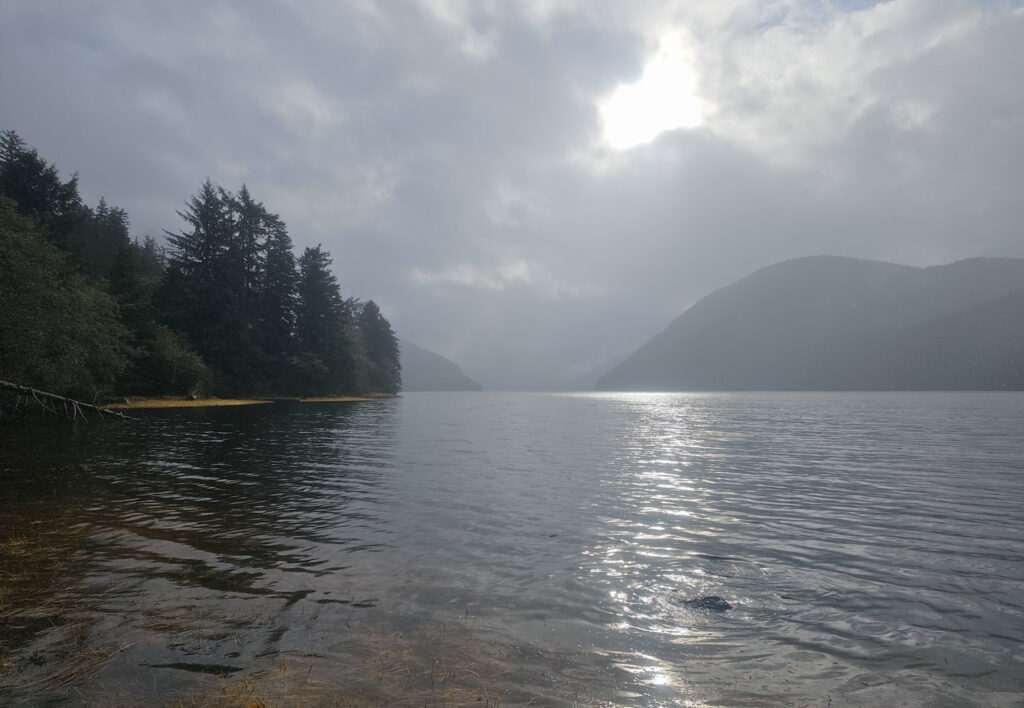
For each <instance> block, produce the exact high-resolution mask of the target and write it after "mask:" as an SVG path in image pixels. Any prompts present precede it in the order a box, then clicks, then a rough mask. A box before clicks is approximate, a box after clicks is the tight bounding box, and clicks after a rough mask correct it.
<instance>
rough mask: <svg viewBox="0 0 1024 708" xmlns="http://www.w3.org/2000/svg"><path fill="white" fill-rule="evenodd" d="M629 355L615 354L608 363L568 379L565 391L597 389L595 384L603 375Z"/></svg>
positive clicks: (625, 353)
mask: <svg viewBox="0 0 1024 708" xmlns="http://www.w3.org/2000/svg"><path fill="white" fill-rule="evenodd" d="M630 354H631V352H622V353H620V354H617V355H615V356H614V357H612V358H611V359H609V360H608V361H606V362H604V363H603V364H601V365H600V366H596V367H594V368H593V369H591V370H590V371H588V372H586V373H584V374H581V375H579V376H576V377H574V378H572V379H570V380H569V381H568V382H567V383H566V384H565V390H566V391H593V390H594V389H595V388H597V382H598V381H600V380H601V378H602V377H603V376H604V375H605V374H607V373H608V372H609V371H611V370H612V369H613V368H615V367H616V366H618V365H619V363H621V362H623V361H625V360H626V358H627V357H629V355H630Z"/></svg>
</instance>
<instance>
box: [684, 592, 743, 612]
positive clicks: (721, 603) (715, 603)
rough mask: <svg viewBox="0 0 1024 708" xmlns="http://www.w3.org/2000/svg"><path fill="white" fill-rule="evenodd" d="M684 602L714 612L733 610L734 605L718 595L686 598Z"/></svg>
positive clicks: (688, 605) (689, 605)
mask: <svg viewBox="0 0 1024 708" xmlns="http://www.w3.org/2000/svg"><path fill="white" fill-rule="evenodd" d="M683 604H684V605H686V606H687V607H693V608H696V609H698V610H711V611H712V612H725V611H726V610H731V609H732V605H730V604H729V603H728V602H726V601H725V600H724V599H723V598H720V597H719V596H718V595H706V596H704V597H698V598H695V599H693V600H684V601H683Z"/></svg>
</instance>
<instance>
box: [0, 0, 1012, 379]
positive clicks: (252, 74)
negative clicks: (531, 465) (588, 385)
mask: <svg viewBox="0 0 1024 708" xmlns="http://www.w3.org/2000/svg"><path fill="white" fill-rule="evenodd" d="M1022 48H1024V8H1022V4H1021V2H1019V0H1007V1H1005V2H1003V1H999V2H995V1H993V2H988V1H982V0H977V1H974V0H941V1H935V0H891V1H890V2H881V3H875V2H870V1H862V0H858V1H857V2H845V1H844V2H819V1H818V0H720V1H719V0H716V2H699V3H684V4H681V5H680V4H678V3H667V2H655V1H640V2H630V3H621V2H618V1H616V0H607V1H598V2H586V3H579V2H574V1H572V0H555V1H548V0H545V1H543V2H541V1H535V0H531V1H529V2H516V3H498V2H495V3H470V2H457V1H449V0H416V1H413V2H407V3H383V4H382V3H362V2H327V1H318V2H305V1H303V2H297V1H296V2H280V3H273V4H264V3H260V4H253V3H250V2H241V1H238V2H226V3H215V4H210V3H205V2H198V1H187V2H176V3H174V4H172V5H157V4H152V3H138V4H135V3H133V4H127V5H126V4H125V3H122V2H109V1H108V2H96V3H88V4H82V3H78V2H72V1H70V0H54V1H52V2H43V3H40V2H34V1H32V0H8V1H7V2H4V3H3V4H2V6H0V65H2V66H3V67H4V71H3V72H0V96H2V97H3V98H2V100H0V128H2V129H13V130H16V131H18V133H19V135H21V136H22V137H23V138H24V140H25V141H26V143H27V144H29V145H32V146H34V147H36V148H38V149H39V151H40V154H41V155H42V156H43V157H45V158H46V159H47V160H49V161H51V162H53V163H55V164H57V165H58V167H59V168H60V169H61V170H62V175H63V176H65V177H66V176H69V175H70V174H71V173H72V172H74V171H77V172H78V173H79V174H80V177H81V180H80V187H81V191H82V194H83V197H84V198H85V199H86V201H87V202H88V203H90V204H95V203H96V202H97V201H98V200H99V198H100V196H105V197H106V198H107V200H108V202H110V203H112V204H116V205H118V206H120V207H122V208H124V209H125V210H126V211H127V213H128V214H129V216H130V217H131V219H132V230H133V233H134V234H136V235H139V236H142V235H145V234H150V235H153V236H160V235H161V234H162V233H163V229H171V230H175V229H177V228H179V227H180V226H181V223H180V220H179V218H178V217H177V215H176V214H175V210H177V209H180V208H181V207H182V205H183V203H184V202H185V200H186V199H187V198H188V197H189V196H190V195H191V194H193V193H194V192H195V191H196V189H197V188H198V187H199V185H200V184H201V182H202V181H203V180H204V179H206V178H207V177H209V178H210V179H212V180H213V181H214V182H216V183H218V184H222V185H224V186H225V187H227V188H230V189H237V188H238V187H240V186H241V184H242V183H245V184H247V185H248V187H249V189H250V190H251V191H252V193H253V195H254V196H255V197H256V198H257V199H259V200H262V201H263V202H265V203H266V205H267V206H268V208H270V209H271V210H273V211H276V212H278V213H280V215H281V217H282V218H283V219H284V220H285V221H286V222H287V223H288V225H289V227H290V230H291V233H292V236H293V238H294V240H295V243H296V246H297V247H298V248H299V249H300V250H301V249H302V248H303V247H305V246H312V245H316V244H317V243H323V244H324V247H325V248H326V249H328V250H329V251H330V252H331V253H332V254H334V256H335V264H336V267H337V270H338V274H339V278H340V281H341V284H342V289H343V291H344V292H346V293H351V294H353V295H356V296H359V297H362V298H373V299H374V300H376V301H377V302H379V303H380V304H381V306H382V308H383V310H384V313H385V315H386V316H387V317H388V319H389V320H390V321H391V322H392V324H393V325H394V327H395V329H396V331H397V332H398V333H399V335H400V336H402V337H403V338H404V339H407V340H410V341H414V342H416V343H418V344H420V345H422V346H424V347H427V348H428V349H431V350H434V351H437V352H439V353H441V354H443V355H445V356H447V357H449V358H451V359H453V360H455V361H457V362H458V363H459V364H461V365H462V366H463V368H464V369H465V372H466V374H467V375H468V376H470V377H471V378H473V379H475V380H478V381H480V382H481V383H482V384H483V385H484V387H485V388H506V387H511V388H545V387H561V386H563V385H564V384H565V382H567V381H569V380H570V379H572V378H573V377H575V376H578V375H581V374H584V373H585V372H587V371H588V370H590V369H591V368H593V367H596V366H599V365H600V364H602V363H603V362H605V361H607V360H610V359H611V358H612V357H614V356H616V355H619V354H621V353H623V352H625V351H631V350H633V349H635V348H637V347H638V346H640V345H641V344H642V343H643V342H644V341H645V340H647V339H648V338H649V337H650V336H652V335H654V334H655V333H657V332H659V331H661V330H662V329H663V328H664V327H666V326H667V325H668V323H669V322H671V321H672V319H673V318H675V317H676V316H677V315H679V314H680V313H681V312H682V311H683V310H685V309H686V308H687V307H688V306H690V305H691V304H693V303H694V302H696V301H697V300H698V299H699V298H701V297H703V296H704V295H706V294H707V293H709V292H711V291H713V290H714V289H716V288H719V287H722V286H724V285H727V284H729V283H731V282H733V281H736V280H738V279H739V278H741V277H743V276H745V275H747V274H749V273H751V272H753V271H754V270H756V269H757V268H759V267H761V266H765V265H768V264H771V263H775V262H778V261H782V260H785V259H789V258H794V257H801V256H810V255H819V254H834V255H842V256H852V257H858V258H869V259H879V260H886V261H892V262H897V263H903V264H909V265H916V266H923V265H934V264H939V263H949V262H953V261H955V260H958V259H961V258H966V257H970V256H1016V257H1021V256H1024V239H1022V238H1021V235H1020V226H1019V225H1020V224H1021V223H1024V202H1022V200H1021V199H1020V194H1021V193H1022V189H1024V161H1021V160H1020V159H1019V156H1020V155H1021V154H1022V153H1024V144H1022V141H1024V126H1022V124H1021V116H1024V91H1021V89H1020V76H1021V75H1022V74H1024V49H1022Z"/></svg>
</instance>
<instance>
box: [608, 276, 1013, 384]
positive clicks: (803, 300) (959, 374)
mask: <svg viewBox="0 0 1024 708" xmlns="http://www.w3.org/2000/svg"><path fill="white" fill-rule="evenodd" d="M598 388H600V389H603V390H816V389H821V390H836V389H839V390H842V389H866V390H872V389H972V388H977V389H998V388H1011V389H1022V388H1024V260H1020V259H1011V258H975V259H970V260H965V261H959V262H957V263H953V264H951V265H945V266H936V267H932V268H912V267H909V266H901V265H894V264H891V263H881V262H877V261H862V260H856V259H851V258H838V257H831V256H821V257H813V258H800V259H797V260H791V261H785V262H783V263H778V264H776V265H773V266H769V267H767V268H762V269H761V270H759V271H757V272H755V273H754V274H753V275H750V276H749V277H747V278H744V279H743V280H740V281H739V282H737V283H734V284H733V285H730V286H727V287H724V288H722V289H720V290H717V291H715V292H713V293H711V294H710V295H708V296H707V297H706V298H704V299H703V300H701V301H700V302H698V303H697V304H696V305H694V306H693V307H691V308H690V309H689V310H687V311H686V312H684V313H683V314H682V315H680V316H679V317H678V318H677V319H676V320H675V321H674V322H673V323H672V324H671V325H669V327H668V328H667V329H666V330H665V331H664V332H662V333H661V334H659V335H657V336H655V337H654V338H652V339H651V340H650V341H648V342H647V343H646V344H644V345H643V346H642V347H640V349H638V350H637V351H636V352H634V353H633V354H632V355H631V356H630V357H628V358H627V359H626V360H625V361H623V362H622V363H620V364H619V365H618V366H616V367H614V368H613V369H612V370H611V371H609V372H608V373H607V374H606V375H605V376H604V377H602V378H601V380H600V381H599V382H598Z"/></svg>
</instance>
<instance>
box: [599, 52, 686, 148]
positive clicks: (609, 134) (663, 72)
mask: <svg viewBox="0 0 1024 708" xmlns="http://www.w3.org/2000/svg"><path fill="white" fill-rule="evenodd" d="M696 89H697V77H696V75H695V74H694V71H693V67H692V66H691V64H690V61H689V59H688V57H687V55H686V52H685V51H684V50H683V44H682V41H681V40H680V38H679V37H678V36H668V37H665V38H662V40H661V41H660V43H659V48H658V54H657V55H656V56H655V57H654V58H653V59H652V60H651V61H650V62H649V63H648V64H647V66H646V67H644V74H643V76H642V77H641V78H640V80H639V81H637V82H636V83H635V84H628V85H621V86H619V87H618V88H617V89H616V90H615V92H614V93H613V94H612V95H611V97H610V98H608V99H607V100H606V101H605V102H604V104H603V105H602V106H601V118H602V120H603V123H604V139H605V141H606V142H607V143H608V145H609V146H611V147H612V148H613V149H615V150H628V149H629V148H632V147H635V146H637V145H641V144H643V143H649V142H650V141H652V140H654V139H655V138H656V137H658V136H659V135H660V134H661V133H664V132H665V131H667V130H673V129H676V128H696V127H698V126H700V125H703V123H704V113H705V110H704V102H703V101H702V100H701V99H700V98H699V97H698V96H697V95H696Z"/></svg>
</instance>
